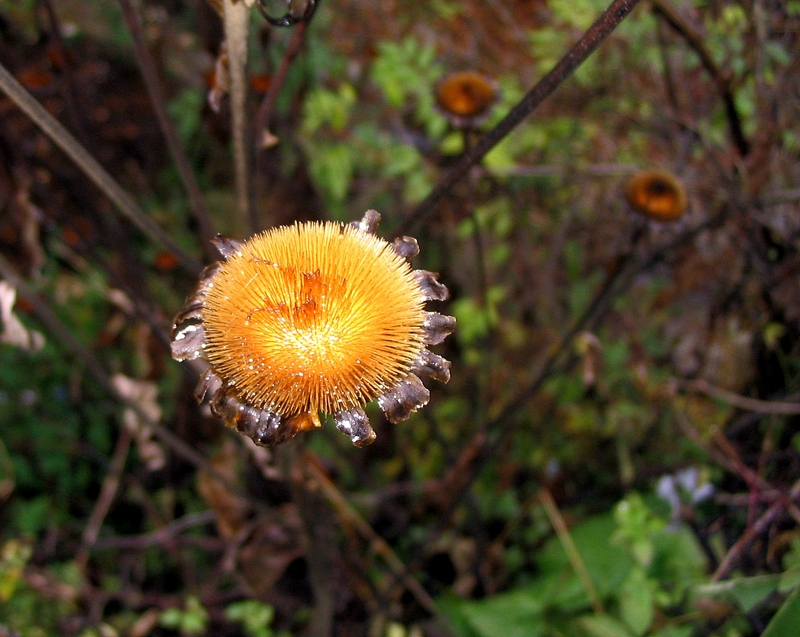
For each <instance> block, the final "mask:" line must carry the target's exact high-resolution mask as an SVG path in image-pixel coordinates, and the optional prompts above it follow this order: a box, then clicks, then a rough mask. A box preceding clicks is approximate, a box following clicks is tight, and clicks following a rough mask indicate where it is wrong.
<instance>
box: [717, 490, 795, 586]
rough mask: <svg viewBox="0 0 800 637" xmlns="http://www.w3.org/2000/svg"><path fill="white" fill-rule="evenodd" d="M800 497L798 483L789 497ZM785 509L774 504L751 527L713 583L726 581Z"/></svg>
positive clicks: (735, 546)
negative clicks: (734, 567)
mask: <svg viewBox="0 0 800 637" xmlns="http://www.w3.org/2000/svg"><path fill="white" fill-rule="evenodd" d="M798 496H800V481H798V482H796V483H795V484H794V486H793V487H792V490H791V491H790V492H789V497H790V498H791V499H794V498H796V497H798ZM783 510H784V507H783V503H781V502H776V503H775V504H773V505H772V506H771V507H770V508H769V509H767V510H766V511H765V512H764V513H763V514H762V516H761V517H760V518H758V520H757V521H756V522H755V524H753V525H752V526H751V527H749V528H748V529H747V530H746V531H745V532H744V533H743V534H742V536H741V537H740V538H739V539H738V540H737V541H736V543H735V544H734V545H733V546H732V547H731V548H730V550H729V551H728V553H727V554H726V555H725V559H723V560H722V562H721V563H720V565H719V567H717V570H716V571H715V572H714V575H713V577H712V578H711V581H712V582H718V581H719V580H721V579H724V578H725V577H726V576H727V575H728V573H729V572H730V570H731V569H732V568H733V565H734V563H735V562H736V560H737V559H738V558H739V555H741V553H742V551H744V549H745V548H747V546H748V545H749V544H750V542H752V541H753V540H754V539H755V538H756V537H757V536H758V535H759V534H760V533H763V532H764V531H765V530H766V528H767V527H768V526H769V525H770V524H771V523H772V522H774V521H775V519H776V518H777V517H778V516H779V515H780V514H781V513H782V512H783Z"/></svg>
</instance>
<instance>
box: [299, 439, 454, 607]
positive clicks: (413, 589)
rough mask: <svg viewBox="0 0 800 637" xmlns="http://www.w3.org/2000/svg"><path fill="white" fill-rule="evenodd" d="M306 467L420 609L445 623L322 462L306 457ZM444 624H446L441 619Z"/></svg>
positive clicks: (329, 500)
mask: <svg viewBox="0 0 800 637" xmlns="http://www.w3.org/2000/svg"><path fill="white" fill-rule="evenodd" d="M306 460H307V462H306V467H307V469H308V472H309V474H310V475H311V477H312V478H313V479H314V481H315V482H316V483H317V485H319V487H320V489H321V491H322V493H323V494H324V495H325V497H326V498H327V500H328V502H330V503H331V505H332V506H333V507H334V508H335V509H336V511H337V512H338V513H339V515H340V516H341V517H342V518H343V519H345V520H347V521H348V522H349V523H350V524H352V525H353V526H354V527H355V528H356V529H357V530H358V532H359V533H360V534H361V536H362V537H363V538H364V539H366V540H367V541H368V542H369V543H370V548H372V549H373V550H374V551H375V552H376V553H378V554H379V555H381V556H382V557H383V559H384V560H385V562H386V564H387V565H388V566H389V569H390V570H391V572H392V574H393V575H394V576H395V577H396V578H398V580H399V581H401V582H402V583H403V585H404V586H405V587H406V589H407V590H408V591H409V592H410V593H411V594H412V595H413V596H414V598H415V599H416V600H417V602H418V603H419V605H420V606H422V608H424V609H425V611H427V612H428V613H430V614H431V615H433V616H434V617H439V618H440V619H442V616H441V613H440V612H439V609H438V608H437V607H436V603H435V602H434V601H433V599H432V598H431V596H430V595H429V594H428V592H427V591H426V590H425V589H424V588H422V586H421V585H420V583H419V582H417V580H415V579H414V578H413V577H412V576H411V574H410V573H409V572H408V570H407V568H406V565H405V564H403V562H402V560H401V559H400V558H399V557H397V554H396V553H395V552H394V551H393V550H392V548H391V547H390V546H389V545H388V544H387V543H386V541H385V540H384V539H383V538H382V537H381V536H380V535H378V534H377V533H376V532H375V529H373V528H372V527H371V526H370V525H369V523H368V522H367V521H366V520H365V519H364V518H363V517H361V515H360V514H359V513H358V512H357V511H356V510H355V509H354V508H353V507H352V506H351V504H350V503H349V502H348V501H347V500H346V499H345V497H344V496H343V495H342V494H341V492H340V491H339V490H338V489H337V488H336V485H334V484H333V482H331V479H330V478H329V477H328V476H327V475H326V474H325V472H324V471H323V470H322V468H321V467H320V465H319V461H318V460H317V459H316V458H315V457H314V456H313V455H311V454H310V453H307V454H306ZM442 621H444V620H443V619H442Z"/></svg>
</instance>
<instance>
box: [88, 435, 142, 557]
mask: <svg viewBox="0 0 800 637" xmlns="http://www.w3.org/2000/svg"><path fill="white" fill-rule="evenodd" d="M132 440H133V436H132V435H131V431H130V429H128V428H127V427H120V429H119V435H118V436H117V444H116V446H115V447H114V454H113V456H112V457H111V466H110V467H109V469H108V473H107V474H106V477H105V479H104V480H103V486H102V488H101V489H100V495H99V496H98V497H97V501H96V502H95V505H94V508H93V509H92V512H91V514H90V515H89V520H88V521H87V522H86V528H85V529H84V530H83V541H82V543H81V548H80V549H79V550H78V554H77V555H76V556H75V561H76V562H77V563H78V565H79V566H80V568H81V570H83V569H85V568H86V562H87V561H88V559H89V551H91V549H92V547H93V546H94V544H95V542H96V541H97V536H98V535H99V534H100V527H101V526H103V520H105V519H106V515H108V511H109V510H110V509H111V504H112V503H113V502H114V498H115V497H116V496H117V491H118V490H119V483H120V480H121V479H122V472H123V470H124V469H125V461H126V460H127V459H128V451H129V450H130V447H131V441H132Z"/></svg>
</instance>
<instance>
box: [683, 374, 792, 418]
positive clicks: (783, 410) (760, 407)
mask: <svg viewBox="0 0 800 637" xmlns="http://www.w3.org/2000/svg"><path fill="white" fill-rule="evenodd" d="M678 385H679V387H681V388H682V389H686V390H688V391H691V392H697V393H700V394H705V395H706V396H711V397H712V398H716V399H717V400H721V401H722V402H725V403H728V404H729V405H733V406H734V407H737V408H739V409H744V410H745V411H753V412H756V413H759V414H772V415H780V416H796V415H798V414H800V403H790V402H775V401H770V400H758V399H757V398H748V397H747V396H741V395H740V394H736V393H734V392H731V391H727V390H725V389H722V388H720V387H715V386H714V385H712V384H711V383H709V382H708V381H706V380H702V379H700V380H685V381H678Z"/></svg>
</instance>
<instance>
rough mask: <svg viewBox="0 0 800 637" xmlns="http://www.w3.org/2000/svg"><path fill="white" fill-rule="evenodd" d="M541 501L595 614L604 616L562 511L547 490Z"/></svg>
mask: <svg viewBox="0 0 800 637" xmlns="http://www.w3.org/2000/svg"><path fill="white" fill-rule="evenodd" d="M539 501H540V502H541V503H542V506H543V507H544V510H545V513H547V517H548V518H549V520H550V524H551V525H552V526H553V529H555V532H556V535H558V539H559V541H560V542H561V546H562V547H563V549H564V552H565V553H566V554H567V558H568V559H569V562H570V564H572V568H573V569H574V570H575V572H576V573H577V574H578V578H579V579H580V580H581V585H582V586H583V590H584V591H586V596H587V597H588V598H589V601H590V602H591V604H592V609H593V610H594V612H595V614H597V615H602V614H603V613H604V612H605V609H604V608H603V602H602V601H601V600H600V596H599V595H598V594H597V589H596V588H595V587H594V583H593V582H592V578H591V577H589V571H587V570H586V564H584V563H583V558H582V557H581V554H580V553H579V552H578V547H577V546H575V542H574V541H573V540H572V536H571V535H570V534H569V529H568V528H567V524H566V522H564V517H563V516H562V515H561V511H559V510H558V506H557V505H556V501H555V500H553V496H552V495H551V494H550V491H548V490H547V489H542V491H541V493H540V494H539Z"/></svg>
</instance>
